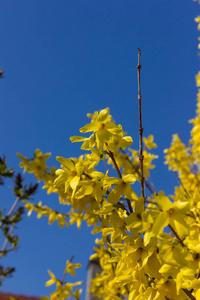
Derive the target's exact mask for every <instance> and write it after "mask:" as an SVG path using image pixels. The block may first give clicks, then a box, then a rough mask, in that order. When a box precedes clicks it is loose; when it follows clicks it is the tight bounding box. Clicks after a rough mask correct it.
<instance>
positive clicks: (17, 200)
mask: <svg viewBox="0 0 200 300" xmlns="http://www.w3.org/2000/svg"><path fill="white" fill-rule="evenodd" d="M19 200H20V198H19V197H17V198H16V200H15V202H14V203H13V205H12V207H11V209H10V210H9V212H8V213H7V215H6V217H7V218H9V217H10V215H11V214H12V213H13V211H14V209H15V208H16V206H17V204H18V202H19ZM2 226H3V222H1V223H0V228H1V227H2Z"/></svg>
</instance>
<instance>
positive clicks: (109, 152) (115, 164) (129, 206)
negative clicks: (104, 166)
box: [107, 151, 133, 213]
mask: <svg viewBox="0 0 200 300" xmlns="http://www.w3.org/2000/svg"><path fill="white" fill-rule="evenodd" d="M107 154H108V155H109V157H110V158H111V160H112V162H113V165H114V167H115V169H116V171H117V174H118V176H119V178H120V179H122V174H121V172H120V169H119V167H118V165H117V163H116V160H115V158H114V154H113V152H111V151H107ZM126 201H127V204H128V208H129V210H130V213H132V212H133V208H132V206H131V201H130V200H129V199H127V198H126Z"/></svg>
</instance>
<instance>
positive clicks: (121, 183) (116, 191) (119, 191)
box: [104, 174, 138, 204]
mask: <svg viewBox="0 0 200 300" xmlns="http://www.w3.org/2000/svg"><path fill="white" fill-rule="evenodd" d="M135 181H136V178H135V176H134V175H133V174H128V175H125V176H123V177H122V178H116V177H107V178H105V179H104V182H105V186H107V185H108V186H111V185H116V186H115V187H114V188H113V189H112V191H111V192H110V193H109V195H108V202H110V203H112V204H117V203H118V201H119V200H120V198H121V197H122V196H123V195H125V197H127V199H129V200H132V201H135V200H137V199H138V196H137V195H136V193H135V192H134V191H133V189H132V188H131V186H130V184H132V183H134V182H135Z"/></svg>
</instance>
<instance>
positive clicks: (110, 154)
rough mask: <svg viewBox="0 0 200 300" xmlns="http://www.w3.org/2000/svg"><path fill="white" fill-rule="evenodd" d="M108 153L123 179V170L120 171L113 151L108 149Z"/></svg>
mask: <svg viewBox="0 0 200 300" xmlns="http://www.w3.org/2000/svg"><path fill="white" fill-rule="evenodd" d="M107 153H108V155H109V157H110V158H111V160H112V162H113V165H114V167H115V169H116V171H117V174H118V176H119V178H121V179H122V174H121V172H120V170H119V167H118V165H117V163H116V160H115V158H114V154H113V152H111V151H107Z"/></svg>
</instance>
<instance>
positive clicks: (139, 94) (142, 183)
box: [137, 48, 145, 197]
mask: <svg viewBox="0 0 200 300" xmlns="http://www.w3.org/2000/svg"><path fill="white" fill-rule="evenodd" d="M140 56H141V50H140V49H139V48H138V65H137V70H138V104H139V126H140V128H139V137H140V151H139V153H140V154H139V158H140V175H141V195H142V197H145V196H144V173H143V160H144V156H143V148H142V135H143V127H142V104H141V99H142V95H141V87H140V69H141V67H142V66H141V65H140Z"/></svg>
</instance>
